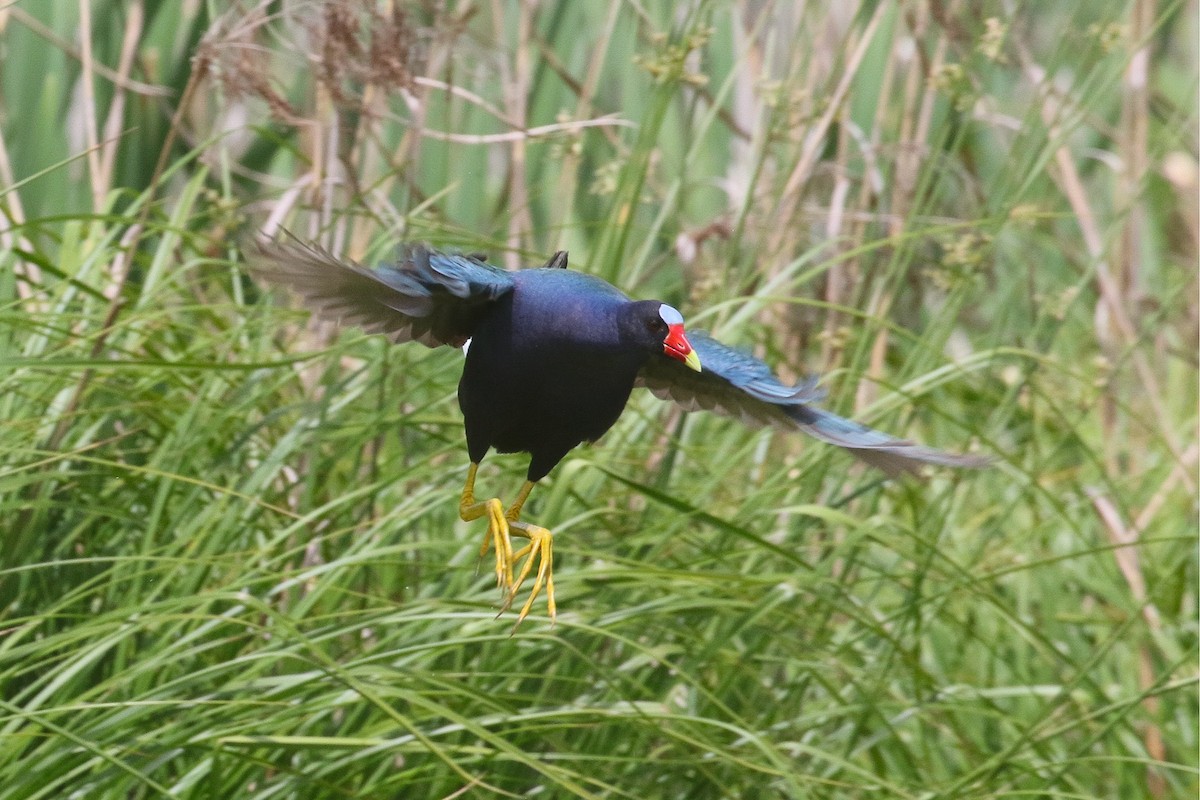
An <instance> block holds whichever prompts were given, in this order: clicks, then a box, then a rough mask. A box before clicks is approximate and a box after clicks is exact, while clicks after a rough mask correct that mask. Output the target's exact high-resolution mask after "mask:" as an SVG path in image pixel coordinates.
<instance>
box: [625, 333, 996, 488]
mask: <svg viewBox="0 0 1200 800" xmlns="http://www.w3.org/2000/svg"><path fill="white" fill-rule="evenodd" d="M688 341H689V342H691V345H692V349H693V350H695V351H696V355H698V356H699V357H700V366H701V371H700V372H695V371H693V370H690V369H688V368H687V367H686V366H684V365H683V364H682V363H680V362H677V361H675V360H673V359H670V358H666V357H665V356H664V357H662V358H653V359H651V360H650V362H649V363H648V364H647V365H646V366H645V367H644V368H643V369H642V371H641V374H640V375H639V377H638V380H639V383H640V384H641V385H643V386H645V387H646V388H648V389H650V391H651V392H653V393H654V394H655V395H656V396H658V397H660V398H662V399H664V400H672V401H674V402H675V403H677V404H679V405H680V406H682V407H683V408H684V409H687V410H689V411H694V410H698V409H704V410H708V411H715V412H717V413H719V414H725V415H727V416H731V417H735V418H738V419H740V420H742V421H743V422H746V423H750V424H760V425H773V426H775V427H777V428H782V429H785V430H797V429H799V430H801V431H804V432H805V433H807V434H809V435H810V436H813V437H815V438H817V439H820V440H821V441H823V442H828V443H829V444H833V445H837V446H839V447H843V448H845V449H847V450H849V451H850V452H851V453H852V454H854V455H855V456H857V457H858V458H860V459H862V460H863V461H865V462H866V463H868V464H870V465H872V466H874V467H878V468H879V469H881V470H883V471H884V472H886V473H887V474H889V475H899V474H902V473H905V472H909V473H915V472H917V471H918V470H919V469H920V467H921V465H923V464H938V465H942V466H951V467H983V466H986V465H987V464H989V463H991V460H990V459H988V458H986V457H983V456H977V455H960V454H957V453H946V452H943V451H941V450H935V449H933V448H931V447H925V446H924V445H920V444H917V443H915V442H910V441H907V440H905V439H897V438H895V437H893V436H889V435H888V434H886V433H882V432H881V431H877V430H875V429H874V428H869V427H867V426H866V425H862V424H860V423H857V422H854V421H852V420H848V419H845V418H843V417H839V416H838V415H837V414H834V413H832V412H829V411H826V410H824V409H822V408H819V407H817V406H816V405H814V404H815V403H818V402H820V401H821V400H822V399H824V392H822V391H821V390H820V389H818V388H817V386H816V379H815V378H808V379H805V380H803V381H801V382H800V383H798V384H796V385H795V386H788V385H787V384H785V383H783V382H782V381H780V380H779V378H778V377H776V376H775V373H774V372H772V371H771V368H770V367H768V366H767V365H766V364H764V363H763V362H762V361H760V360H759V359H757V358H755V357H754V356H752V355H749V354H748V353H743V352H742V351H740V350H735V349H734V348H732V347H728V346H726V345H724V344H721V343H720V342H718V341H717V340H716V339H713V338H712V337H711V336H708V335H707V334H705V333H703V332H693V331H689V332H688Z"/></svg>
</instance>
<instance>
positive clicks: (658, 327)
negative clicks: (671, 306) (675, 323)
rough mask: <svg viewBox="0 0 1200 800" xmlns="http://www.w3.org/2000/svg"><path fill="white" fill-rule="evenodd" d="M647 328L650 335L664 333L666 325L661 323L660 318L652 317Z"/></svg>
mask: <svg viewBox="0 0 1200 800" xmlns="http://www.w3.org/2000/svg"><path fill="white" fill-rule="evenodd" d="M649 328H650V332H651V333H656V334H657V333H666V332H667V323H665V322H663V321H662V318H660V317H653V318H651V320H650V323H649Z"/></svg>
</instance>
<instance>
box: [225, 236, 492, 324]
mask: <svg viewBox="0 0 1200 800" xmlns="http://www.w3.org/2000/svg"><path fill="white" fill-rule="evenodd" d="M245 255H246V258H247V260H248V261H249V262H250V265H251V268H252V271H253V273H254V274H255V275H257V276H258V277H260V278H262V279H263V280H265V281H267V282H268V283H272V284H277V285H280V286H285V287H287V288H289V289H291V290H292V291H294V292H296V293H297V294H298V295H300V297H301V298H303V300H304V303H305V305H307V306H308V307H309V308H311V309H312V310H314V311H316V312H317V313H319V314H320V315H322V316H324V317H327V318H329V319H332V320H334V321H336V322H340V323H343V324H347V325H357V326H358V327H360V328H362V329H363V330H365V331H367V332H369V333H382V334H385V335H386V336H388V338H390V339H391V340H392V341H394V342H408V341H415V342H420V343H421V344H424V345H426V346H428V347H437V346H439V345H451V346H455V347H459V346H461V345H462V344H463V343H464V342H465V341H466V340H467V339H469V338H470V337H471V334H472V331H473V330H474V328H475V325H476V324H477V323H478V322H479V320H480V319H481V318H482V317H483V315H485V314H486V313H487V311H488V308H489V307H490V306H491V305H492V303H494V302H495V301H496V300H498V299H499V298H501V297H503V296H504V295H505V294H507V293H509V292H511V291H512V289H513V280H512V277H511V276H510V275H509V273H508V272H506V271H505V270H502V269H500V268H498V267H493V266H491V265H489V264H485V263H483V262H482V261H481V260H478V259H475V258H472V257H469V256H459V255H450V254H446V253H439V252H437V251H434V250H430V249H428V248H426V247H423V246H419V245H418V246H408V247H404V248H401V251H400V258H399V260H398V261H397V263H395V264H394V265H389V266H385V267H380V268H379V269H374V270H371V269H367V268H365V267H363V266H361V265H359V264H356V263H354V262H353V261H349V260H346V259H341V258H338V257H336V256H334V255H333V254H331V253H329V252H328V251H326V250H324V249H323V248H321V247H318V246H316V245H312V244H305V243H303V242H301V241H300V240H298V239H295V238H292V239H289V240H285V241H274V242H261V241H260V242H254V243H252V244H250V245H248V246H246V248H245Z"/></svg>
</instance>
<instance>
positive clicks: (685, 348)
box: [622, 300, 700, 372]
mask: <svg viewBox="0 0 1200 800" xmlns="http://www.w3.org/2000/svg"><path fill="white" fill-rule="evenodd" d="M628 309H629V314H628V316H627V318H626V320H625V324H624V325H623V326H622V327H624V328H625V335H626V336H627V337H629V338H630V339H632V340H634V341H636V342H637V343H639V344H642V345H644V346H645V347H646V349H647V350H650V351H651V352H655V353H662V354H663V355H666V356H668V357H669V358H673V359H675V360H676V361H682V362H683V363H684V364H685V365H686V366H687V367H689V368H691V369H694V370H695V371H696V372H699V371H700V357H699V356H698V355H696V351H695V350H693V349H692V345H691V343H690V342H688V340H687V336H685V335H684V332H683V315H682V314H680V313H679V312H678V311H676V310H675V309H674V308H672V307H671V306H669V305H667V304H666V303H659V302H657V301H653V300H647V301H644V302H641V303H632V304H630V306H629V307H628Z"/></svg>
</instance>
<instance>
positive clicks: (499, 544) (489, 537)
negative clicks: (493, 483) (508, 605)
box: [458, 464, 515, 590]
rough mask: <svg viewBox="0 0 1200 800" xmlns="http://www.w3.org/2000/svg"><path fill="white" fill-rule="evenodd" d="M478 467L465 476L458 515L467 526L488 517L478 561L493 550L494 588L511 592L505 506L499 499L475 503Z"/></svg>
mask: <svg viewBox="0 0 1200 800" xmlns="http://www.w3.org/2000/svg"><path fill="white" fill-rule="evenodd" d="M477 466H478V465H476V464H472V465H471V470H470V472H469V473H468V474H467V485H466V486H465V487H463V493H462V500H461V501H460V502H459V504H458V515H459V516H460V517H462V519H463V520H464V521H466V522H470V521H471V520H474V519H479V518H480V517H487V521H488V526H487V531H486V532H485V533H484V534H483V544H482V545H481V546H480V548H479V557H480V558H483V557H484V556H485V555H487V551H488V548H489V547H494V548H496V585H497V586H500V587H501V588H503V589H506V590H511V589H512V585H513V564H514V563H515V559H514V558H513V549H512V540H511V539H510V538H509V526H508V518H507V517H506V516H504V505H503V504H502V503H501V502H500V498H498V497H493V498H492V499H490V500H484V501H482V502H478V503H477V502H475V491H474V490H475V470H476V468H477Z"/></svg>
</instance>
